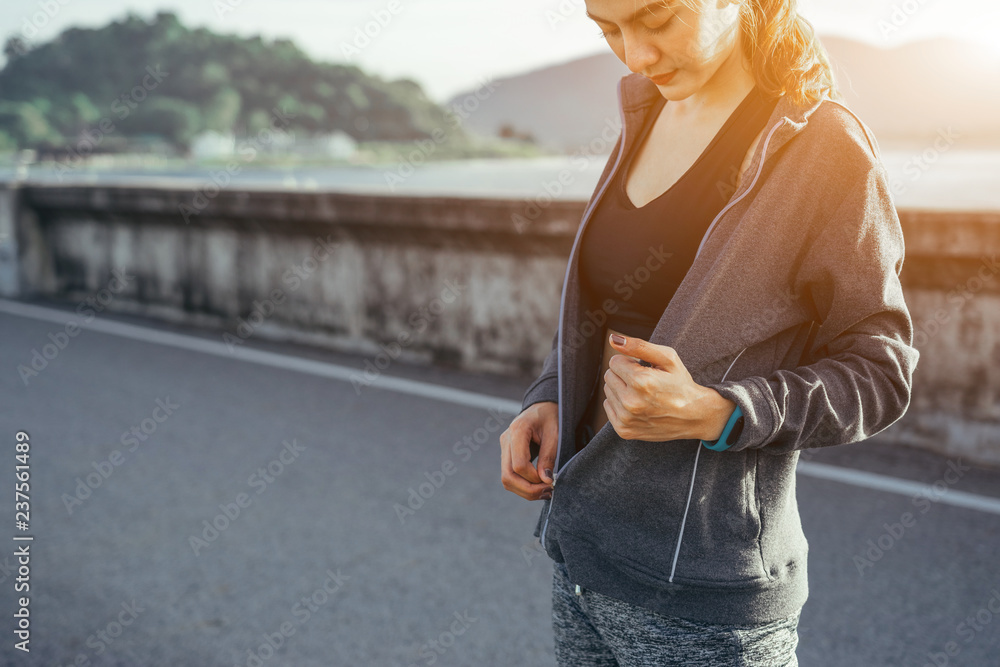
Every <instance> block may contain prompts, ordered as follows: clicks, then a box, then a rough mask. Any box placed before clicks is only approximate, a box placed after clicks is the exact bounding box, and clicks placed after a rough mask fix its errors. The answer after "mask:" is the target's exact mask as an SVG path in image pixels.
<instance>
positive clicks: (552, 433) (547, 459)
mask: <svg viewBox="0 0 1000 667" xmlns="http://www.w3.org/2000/svg"><path fill="white" fill-rule="evenodd" d="M558 447H559V429H558V426H553V427H552V428H547V429H545V431H544V432H543V433H542V444H541V447H540V448H539V450H538V468H537V473H538V476H539V478H540V479H541V480H542V482H544V483H545V484H548V485H551V484H552V471H553V470H554V469H555V467H556V451H557V449H558Z"/></svg>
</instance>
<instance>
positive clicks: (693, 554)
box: [674, 450, 770, 586]
mask: <svg viewBox="0 0 1000 667" xmlns="http://www.w3.org/2000/svg"><path fill="white" fill-rule="evenodd" d="M700 459H701V460H700V461H699V463H698V475H697V477H696V479H695V483H694V490H693V494H692V499H691V506H690V509H689V512H688V517H687V521H686V524H685V527H684V534H683V539H682V541H681V548H680V552H679V554H678V560H677V568H676V570H675V572H674V582H675V583H694V584H698V585H702V586H713V585H714V586H733V585H740V584H754V583H761V582H766V581H770V577H768V575H767V572H766V570H765V569H764V564H763V560H762V558H761V551H760V534H761V520H760V506H759V505H758V504H757V453H756V451H755V450H749V451H742V452H712V451H710V450H705V451H704V452H702V453H701V457H700Z"/></svg>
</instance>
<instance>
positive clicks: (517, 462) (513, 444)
mask: <svg viewBox="0 0 1000 667" xmlns="http://www.w3.org/2000/svg"><path fill="white" fill-rule="evenodd" d="M511 436H512V437H511V441H510V465H511V469H512V470H513V472H514V474H516V475H519V476H520V477H522V478H523V479H525V480H527V481H528V482H530V483H531V484H544V482H543V481H542V479H541V477H539V476H538V471H537V470H536V469H535V466H534V465H532V463H531V439H532V438H535V439H537V440H538V441H539V442H541V437H540V436H538V435H537V434H536V433H535V430H534V429H529V428H527V427H521V428H518V429H515V430H514V431H513V432H512V433H511ZM539 451H541V450H540V449H539Z"/></svg>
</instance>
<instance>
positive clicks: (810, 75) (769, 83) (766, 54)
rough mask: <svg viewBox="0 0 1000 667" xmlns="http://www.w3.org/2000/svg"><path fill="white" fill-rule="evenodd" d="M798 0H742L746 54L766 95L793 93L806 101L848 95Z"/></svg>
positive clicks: (741, 14) (756, 80) (796, 99)
mask: <svg viewBox="0 0 1000 667" xmlns="http://www.w3.org/2000/svg"><path fill="white" fill-rule="evenodd" d="M796 4H797V3H796V0H742V2H740V30H741V31H742V38H743V39H742V40H741V41H742V43H743V54H744V55H745V56H746V59H747V61H748V62H749V63H750V66H751V72H752V74H753V78H754V81H755V82H756V84H757V87H758V88H760V90H761V91H763V92H764V93H765V94H766V95H768V96H771V97H780V96H783V95H789V96H791V99H792V100H793V101H795V102H796V103H797V104H799V105H800V106H801V105H806V104H809V103H812V102H815V101H817V100H819V99H820V98H822V97H824V95H825V96H827V97H830V98H831V99H834V100H841V101H842V100H843V96H842V95H841V93H840V91H839V90H838V89H837V84H836V81H835V80H834V75H833V70H832V68H831V67H830V61H829V59H828V57H827V54H826V50H825V49H824V48H823V45H822V44H821V43H820V41H819V39H818V38H817V37H816V32H815V30H814V29H813V26H812V24H811V23H809V21H807V20H806V19H804V18H803V17H801V16H799V15H798V12H797V10H796Z"/></svg>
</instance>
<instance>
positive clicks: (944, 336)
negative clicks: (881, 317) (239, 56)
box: [0, 186, 1000, 466]
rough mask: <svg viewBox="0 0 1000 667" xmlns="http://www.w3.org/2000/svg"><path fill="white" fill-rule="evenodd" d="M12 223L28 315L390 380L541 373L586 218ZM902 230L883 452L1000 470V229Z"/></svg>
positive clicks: (250, 214)
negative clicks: (899, 404) (898, 361)
mask: <svg viewBox="0 0 1000 667" xmlns="http://www.w3.org/2000/svg"><path fill="white" fill-rule="evenodd" d="M5 202H6V203H5ZM4 206H7V207H8V209H7V210H9V211H10V212H9V213H7V215H8V219H11V220H13V219H16V223H17V224H16V227H17V234H16V239H15V241H16V246H15V247H16V250H17V253H18V255H19V268H20V273H19V275H18V276H17V279H16V280H15V281H14V282H13V283H12V282H11V281H10V280H7V281H6V282H4V280H3V278H2V276H3V273H2V272H3V267H4V265H3V258H2V256H0V290H3V289H4V285H9V284H14V285H15V288H16V290H17V292H15V293H19V294H20V295H22V297H24V298H31V297H33V296H44V297H48V298H53V297H54V298H58V299H61V300H65V301H67V302H71V303H81V302H85V301H86V300H88V299H90V300H91V301H90V302H89V303H90V305H91V306H97V307H100V308H107V309H109V310H115V311H121V312H134V313H142V314H146V315H152V316H156V317H160V318H164V319H169V320H173V321H183V322H188V323H193V324H197V325H199V326H204V327H209V328H214V329H215V330H217V331H218V333H219V336H220V338H221V339H223V340H226V341H228V342H230V343H231V344H232V345H234V347H235V346H237V345H238V344H239V341H241V340H245V339H246V338H248V337H250V336H254V337H260V338H268V339H285V340H294V341H300V342H308V343H313V344H318V345H322V346H327V347H330V348H334V349H338V350H344V351H352V352H357V353H360V354H363V355H368V356H369V359H370V361H372V362H373V363H376V362H377V365H379V366H384V364H385V362H386V361H387V360H388V359H390V358H400V359H405V360H408V361H416V362H427V363H438V364H451V365H455V366H458V367H461V368H466V369H474V370H486V371H494V372H501V373H508V372H527V373H534V372H537V370H538V368H539V366H540V363H541V360H542V359H543V358H544V356H545V354H546V353H547V352H548V350H549V346H550V345H551V342H552V335H553V332H554V331H555V327H556V317H557V313H558V308H559V297H560V290H561V288H562V280H563V273H564V270H565V266H566V259H567V257H568V255H569V250H570V246H571V244H572V241H573V235H574V233H575V230H576V226H577V223H578V221H579V219H580V217H581V215H582V213H583V206H584V203H583V202H578V201H574V202H552V203H550V204H549V205H548V206H545V207H542V208H540V209H533V210H530V209H528V208H527V205H526V203H525V202H523V201H508V200H495V199H469V198H441V197H427V198H422V197H402V196H398V197H372V196H365V195H348V194H336V193H315V192H314V193H299V192H296V193H285V192H266V191H233V190H224V191H222V192H220V193H218V194H217V195H216V196H214V197H213V198H211V199H208V198H204V199H201V200H198V199H196V198H195V193H192V192H190V191H181V190H167V189H143V188H126V187H119V188H116V187H106V186H95V187H29V188H26V189H24V190H23V191H21V192H17V191H16V190H14V191H8V192H6V193H3V192H2V191H0V235H2V234H3V230H4V227H3V225H4V222H3V220H4V215H5V214H4V210H5V209H4ZM192 211H197V212H196V213H192ZM518 216H520V217H518ZM526 219H530V222H528V223H527V224H521V223H524V222H527V220H526ZM900 219H901V221H902V224H903V230H904V234H905V238H906V250H907V257H906V261H905V263H904V268H903V273H902V280H903V285H904V289H905V290H906V295H907V302H908V304H909V306H910V309H911V314H912V316H913V319H914V323H915V325H916V327H917V340H916V345H917V347H918V349H920V352H921V359H920V363H919V365H918V368H917V373H916V375H915V383H914V393H913V401H912V404H911V407H910V410H909V412H908V413H907V415H906V416H905V417H904V418H903V419H902V420H901V421H900V422H899V423H898V424H896V425H894V426H893V427H892V428H890V429H889V430H888V431H887V432H886V434H885V435H886V436H891V437H892V438H894V439H897V440H898V441H900V442H905V443H907V444H912V445H917V446H921V447H927V448H931V449H934V450H937V451H940V452H944V453H948V454H954V455H961V456H965V457H967V458H969V459H970V460H976V461H979V462H984V463H991V464H995V465H998V466H1000V400H998V398H1000V279H998V276H997V274H998V273H1000V265H998V264H997V263H996V260H997V255H998V251H1000V213H948V212H935V211H908V210H904V211H900ZM518 221H520V222H518ZM8 224H9V223H8ZM2 243H3V241H2V238H0V255H2V252H3V245H2ZM8 247H10V246H8ZM116 272H117V273H116ZM11 293H12V292H10V291H8V292H7V294H11Z"/></svg>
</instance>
